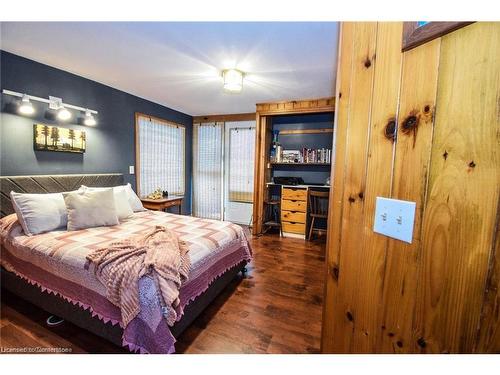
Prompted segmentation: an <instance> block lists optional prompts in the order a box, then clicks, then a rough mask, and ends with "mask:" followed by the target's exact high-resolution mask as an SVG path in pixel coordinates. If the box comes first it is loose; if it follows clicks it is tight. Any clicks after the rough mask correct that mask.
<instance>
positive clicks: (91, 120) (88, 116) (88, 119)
mask: <svg viewBox="0 0 500 375" xmlns="http://www.w3.org/2000/svg"><path fill="white" fill-rule="evenodd" d="M83 123H84V125H87V126H94V125H95V124H96V123H97V122H96V120H95V117H94V116H93V115H92V113H90V111H89V110H88V109H87V110H85V119H84V120H83Z"/></svg>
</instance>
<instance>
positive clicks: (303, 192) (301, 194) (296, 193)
mask: <svg viewBox="0 0 500 375" xmlns="http://www.w3.org/2000/svg"><path fill="white" fill-rule="evenodd" d="M281 199H288V200H294V201H304V202H305V201H307V189H300V188H285V187H284V188H283V191H282V193H281Z"/></svg>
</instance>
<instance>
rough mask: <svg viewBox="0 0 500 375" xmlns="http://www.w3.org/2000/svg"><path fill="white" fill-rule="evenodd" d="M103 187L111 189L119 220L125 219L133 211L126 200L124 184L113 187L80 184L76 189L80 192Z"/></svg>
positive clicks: (100, 189) (98, 189) (97, 189)
mask: <svg viewBox="0 0 500 375" xmlns="http://www.w3.org/2000/svg"><path fill="white" fill-rule="evenodd" d="M105 189H113V195H114V199H115V208H116V213H117V215H118V219H119V220H123V219H127V218H129V217H130V216H132V215H133V214H134V211H132V207H131V206H130V203H129V200H128V195H127V192H126V190H125V186H115V187H113V188H94V187H88V186H85V185H82V186H80V188H79V189H78V192H80V193H82V192H85V191H102V190H105Z"/></svg>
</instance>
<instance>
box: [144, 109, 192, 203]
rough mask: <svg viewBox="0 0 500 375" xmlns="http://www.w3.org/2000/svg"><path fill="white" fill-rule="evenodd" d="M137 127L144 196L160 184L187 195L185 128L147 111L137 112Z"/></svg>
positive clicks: (162, 187) (176, 192)
mask: <svg viewBox="0 0 500 375" xmlns="http://www.w3.org/2000/svg"><path fill="white" fill-rule="evenodd" d="M136 127H137V129H136V134H137V139H136V147H138V149H139V150H138V155H139V160H137V161H136V164H139V167H138V170H139V189H140V194H141V196H146V195H148V194H150V193H152V192H153V191H154V190H156V189H158V188H160V189H161V190H162V191H163V190H166V191H168V193H169V195H184V192H185V140H186V130H185V128H184V127H183V126H181V125H177V124H174V123H171V122H167V121H163V120H160V119H156V118H150V117H148V116H145V115H139V116H137V123H136Z"/></svg>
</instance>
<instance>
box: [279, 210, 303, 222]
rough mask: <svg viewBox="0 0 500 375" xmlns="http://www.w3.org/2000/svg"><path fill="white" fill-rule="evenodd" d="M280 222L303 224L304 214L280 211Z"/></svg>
mask: <svg viewBox="0 0 500 375" xmlns="http://www.w3.org/2000/svg"><path fill="white" fill-rule="evenodd" d="M281 221H292V222H295V223H305V222H306V213H305V212H299V211H285V210H283V211H281Z"/></svg>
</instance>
